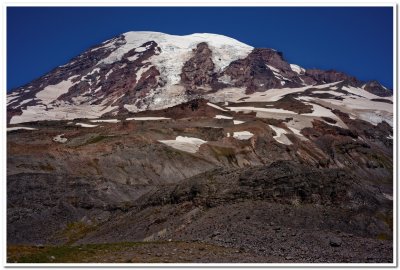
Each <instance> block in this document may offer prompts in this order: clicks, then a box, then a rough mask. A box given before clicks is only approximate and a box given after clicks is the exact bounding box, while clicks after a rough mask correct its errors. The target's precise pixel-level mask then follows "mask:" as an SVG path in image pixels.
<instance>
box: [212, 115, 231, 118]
mask: <svg viewBox="0 0 400 270" xmlns="http://www.w3.org/2000/svg"><path fill="white" fill-rule="evenodd" d="M214 118H216V119H233V117H231V116H225V115H219V114H218V115H216V116H215V117H214Z"/></svg>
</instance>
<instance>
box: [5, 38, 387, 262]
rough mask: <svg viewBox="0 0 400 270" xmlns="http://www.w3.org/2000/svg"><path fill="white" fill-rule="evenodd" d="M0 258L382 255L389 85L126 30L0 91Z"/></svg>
mask: <svg viewBox="0 0 400 270" xmlns="http://www.w3.org/2000/svg"><path fill="white" fill-rule="evenodd" d="M7 99H8V106H7V117H8V127H7V244H8V247H9V248H8V254H7V260H8V262H123V263H127V262H128V263H129V262H206V263H210V262H211V263H216V262H250V263H256V262H257V263H271V262H273V263H279V262H284V263H294V262H296V263H310V262H318V263H327V262H331V263H334V262H335V263H339V262H340V263H345V262H353V263H370V262H375V263H390V262H393V194H394V191H393V168H394V163H393V121H394V120H393V96H392V92H391V91H390V90H388V89H386V88H385V87H384V86H382V85H381V84H379V83H378V82H376V81H371V82H362V81H360V80H358V79H356V78H355V77H352V76H349V75H347V74H345V73H342V72H338V71H334V70H328V71H323V70H316V69H304V68H302V67H300V66H298V65H294V64H290V63H288V62H287V61H285V59H284V58H283V55H282V53H280V52H278V51H275V50H273V49H260V48H252V47H250V46H248V45H246V44H243V43H241V42H239V41H236V40H234V39H231V38H228V37H224V36H220V35H213V34H193V35H188V36H171V35H167V34H162V33H154V32H129V33H125V34H123V35H121V36H118V37H115V38H113V39H110V40H107V41H105V42H103V43H102V44H100V45H98V46H94V47H92V48H90V49H89V50H87V51H86V52H84V53H82V54H81V55H79V56H77V57H75V58H74V59H72V60H71V61H70V62H69V63H67V64H66V65H63V66H60V67H57V68H55V69H54V70H53V71H51V72H49V73H48V74H46V75H44V76H42V77H41V78H39V79H37V80H35V81H33V82H31V83H29V84H27V85H25V86H23V87H20V88H18V89H15V90H14V91H12V92H11V93H9V94H8V97H7Z"/></svg>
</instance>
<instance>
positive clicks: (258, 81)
mask: <svg viewBox="0 0 400 270" xmlns="http://www.w3.org/2000/svg"><path fill="white" fill-rule="evenodd" d="M334 82H341V84H342V85H343V86H347V87H354V88H360V89H362V90H365V91H368V92H370V93H372V94H375V95H377V96H380V97H388V96H391V95H392V92H391V91H389V90H388V89H386V88H385V87H383V86H382V85H380V84H379V83H377V82H367V83H364V82H361V81H359V80H357V79H356V78H354V77H352V76H349V75H347V74H344V73H342V72H337V71H334V70H328V71H323V70H315V69H313V70H306V69H304V68H302V67H300V66H298V65H295V64H290V63H288V62H287V61H285V59H284V58H283V55H282V53H280V52H278V51H276V50H273V49H260V48H253V47H251V46H248V45H246V44H244V43H242V42H239V41H237V40H235V39H232V38H229V37H226V36H222V35H216V34H191V35H186V36H174V35H168V34H164V33H157V32H127V33H125V34H122V35H120V36H117V37H114V38H112V39H110V40H107V41H105V42H103V43H101V44H99V45H97V46H94V47H92V48H90V49H89V50H87V51H85V52H84V53H82V54H80V55H78V56H77V57H75V58H73V59H72V60H71V61H70V62H68V63H67V64H65V65H62V66H59V67H57V68H55V69H54V70H52V71H51V72H49V73H48V74H46V75H44V76H42V77H40V78H38V79H36V80H34V81H32V82H31V83H29V84H27V85H24V86H22V87H19V88H17V89H15V90H13V91H12V92H11V93H10V94H8V97H7V112H8V114H7V115H8V121H9V123H10V124H16V123H21V122H30V121H40V120H65V119H75V118H98V117H101V116H109V115H112V116H115V115H120V114H127V113H136V112H140V111H146V110H159V109H164V108H168V107H172V106H174V105H178V104H181V103H184V102H187V101H190V100H192V99H195V98H199V97H206V96H212V95H214V93H219V92H221V91H222V92H223V91H225V90H227V89H231V90H232V93H234V94H235V93H236V94H239V93H243V92H244V93H245V94H246V95H251V94H253V93H257V92H266V91H268V90H270V89H289V88H290V89H295V88H304V87H306V88H309V87H313V86H316V85H323V84H329V83H334ZM365 91H364V92H365ZM376 98H379V97H376ZM207 99H209V98H207ZM227 101H228V100H227ZM230 101H235V100H230Z"/></svg>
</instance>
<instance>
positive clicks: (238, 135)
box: [233, 131, 254, 140]
mask: <svg viewBox="0 0 400 270" xmlns="http://www.w3.org/2000/svg"><path fill="white" fill-rule="evenodd" d="M253 136H254V134H253V133H251V132H250V131H236V132H233V138H235V139H237V140H248V139H250V138H251V137H253Z"/></svg>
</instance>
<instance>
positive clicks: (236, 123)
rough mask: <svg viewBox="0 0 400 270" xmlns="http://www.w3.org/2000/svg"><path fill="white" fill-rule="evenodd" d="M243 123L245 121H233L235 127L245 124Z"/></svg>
mask: <svg viewBox="0 0 400 270" xmlns="http://www.w3.org/2000/svg"><path fill="white" fill-rule="evenodd" d="M243 123H244V121H240V120H233V124H234V125H240V124H243Z"/></svg>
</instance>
